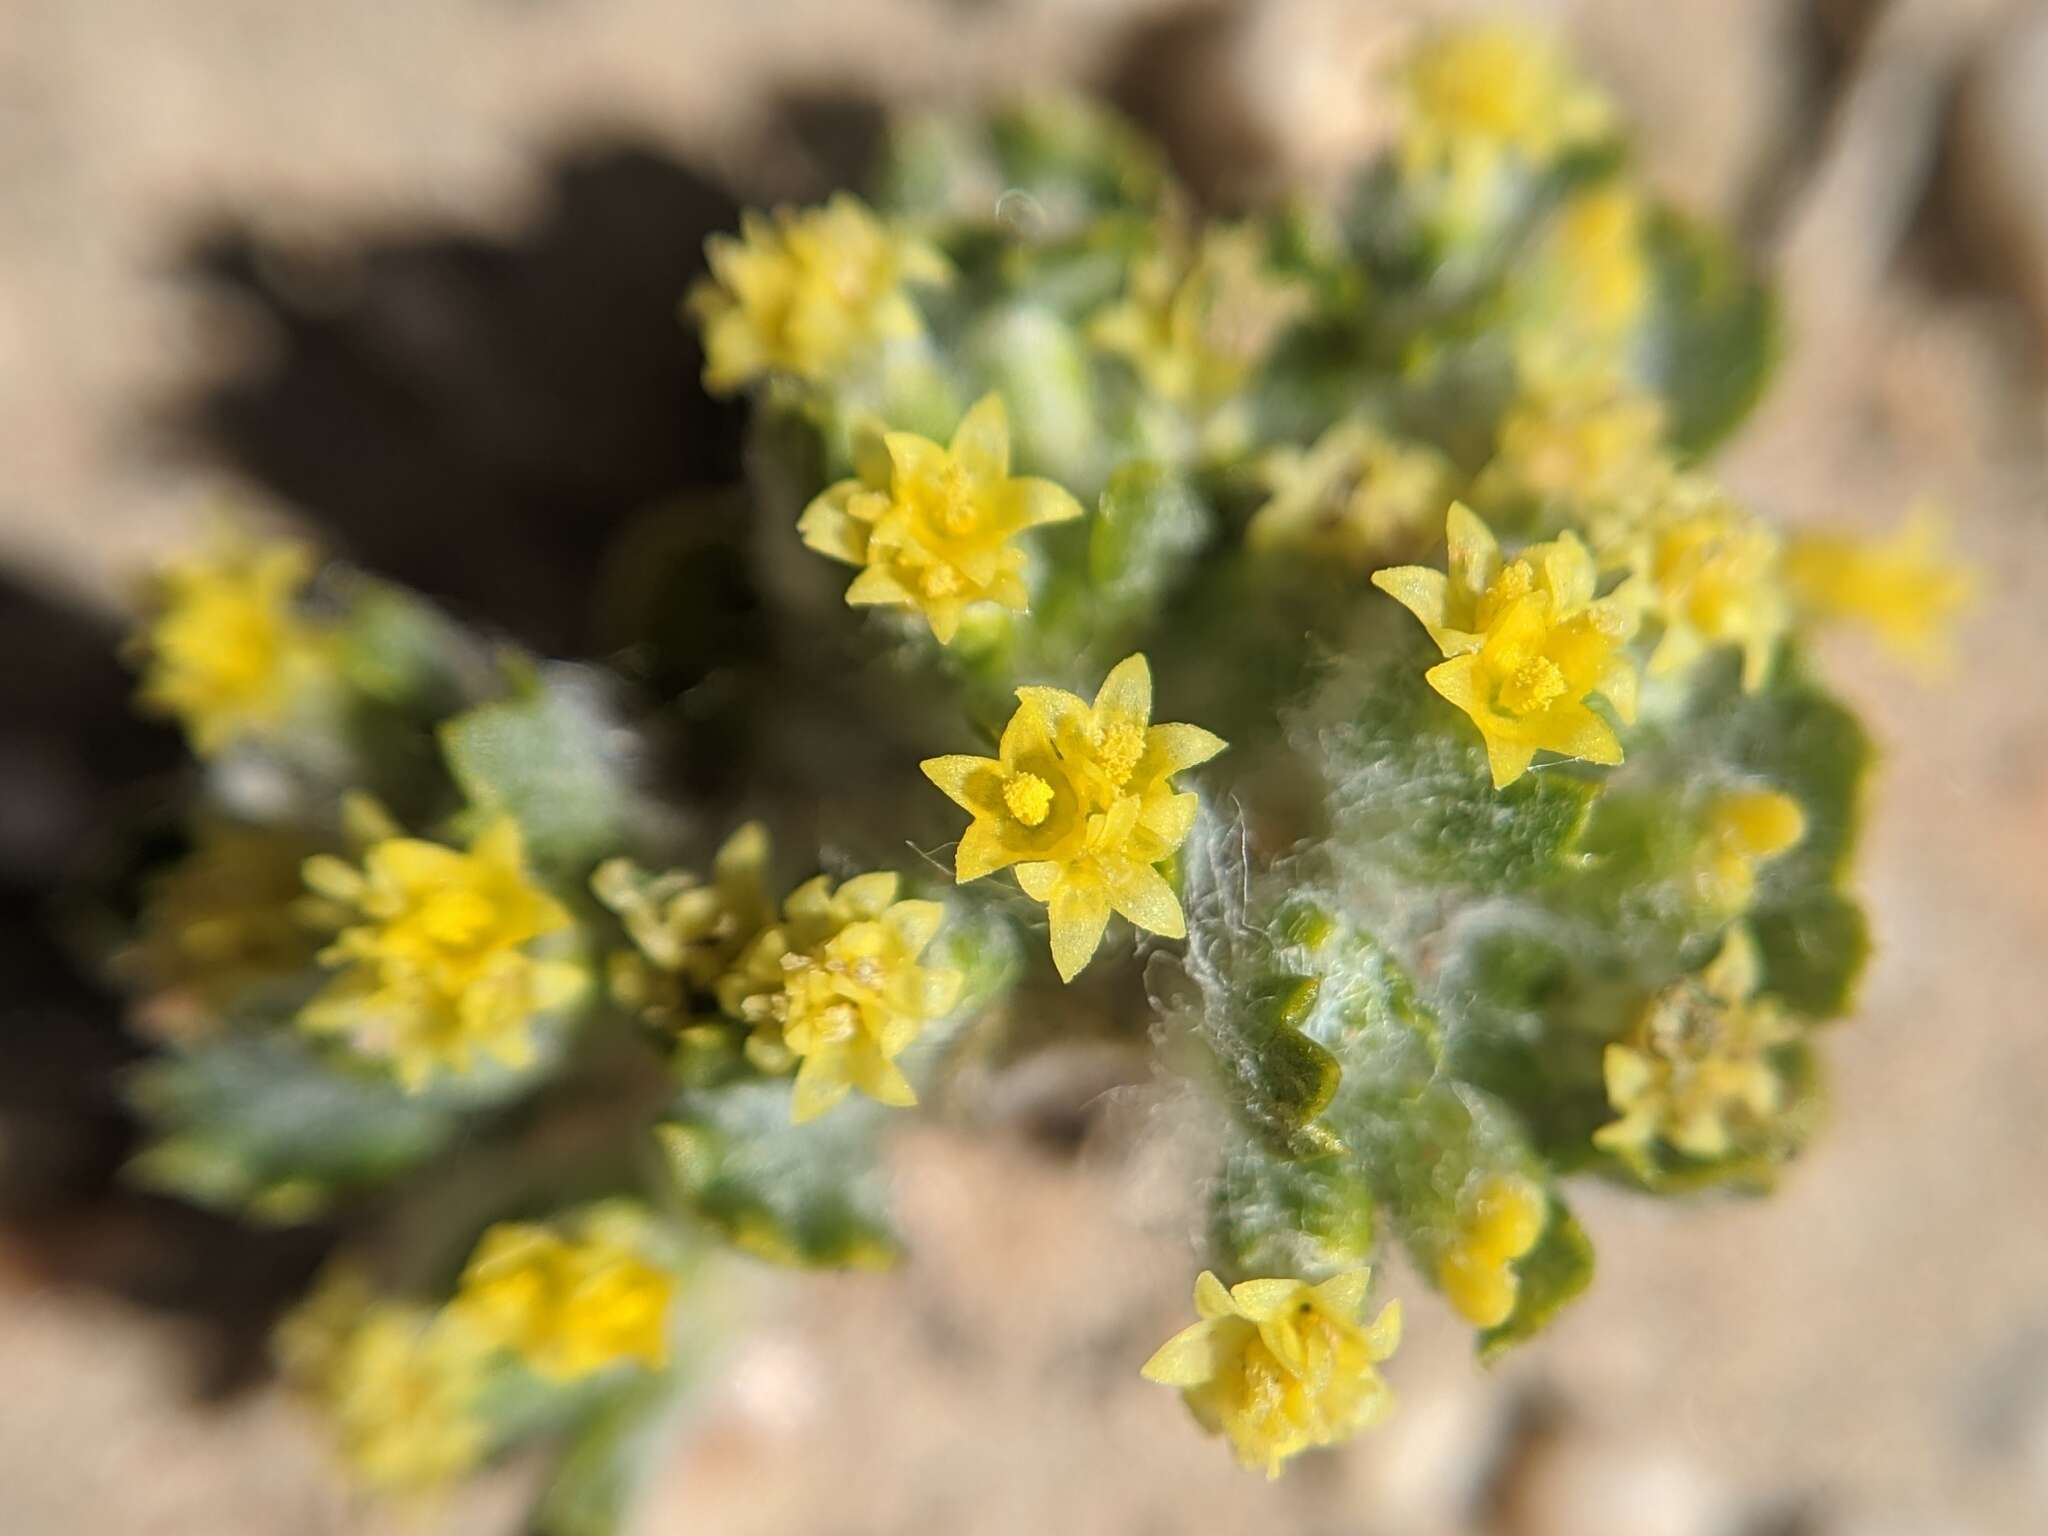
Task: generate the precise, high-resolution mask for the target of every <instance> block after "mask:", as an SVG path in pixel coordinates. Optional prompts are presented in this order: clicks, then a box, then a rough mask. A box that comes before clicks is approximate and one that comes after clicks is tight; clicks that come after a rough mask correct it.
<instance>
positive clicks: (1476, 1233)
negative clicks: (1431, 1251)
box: [1436, 1173, 1550, 1328]
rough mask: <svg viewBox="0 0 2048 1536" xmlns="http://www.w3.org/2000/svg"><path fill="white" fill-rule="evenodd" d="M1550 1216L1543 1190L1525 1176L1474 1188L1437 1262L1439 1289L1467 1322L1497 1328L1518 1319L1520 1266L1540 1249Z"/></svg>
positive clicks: (1499, 1177)
mask: <svg viewBox="0 0 2048 1536" xmlns="http://www.w3.org/2000/svg"><path fill="white" fill-rule="evenodd" d="M1549 1216H1550V1202H1549V1200H1548V1198H1547V1197H1546V1196H1545V1195H1544V1193H1543V1190H1542V1189H1541V1187H1540V1186H1538V1185H1537V1184H1536V1183H1535V1182H1534V1181H1533V1180H1531V1179H1528V1178H1525V1177H1523V1176H1522V1175H1521V1174H1516V1173H1495V1174H1488V1175H1486V1176H1485V1177H1484V1178H1482V1179H1480V1181H1479V1182H1478V1183H1477V1184H1476V1185H1475V1186H1473V1188H1472V1190H1471V1192H1470V1194H1469V1195H1468V1197H1467V1198H1466V1199H1465V1200H1464V1201H1463V1202H1462V1203H1461V1207H1460V1210H1459V1212H1458V1217H1457V1229H1456V1232H1455V1234H1454V1235H1453V1236H1452V1238H1451V1240H1450V1242H1448V1243H1447V1244H1445V1245H1444V1248H1443V1251H1442V1252H1441V1253H1439V1254H1438V1255H1437V1261H1436V1282H1437V1284H1438V1285H1440V1286H1441V1287H1443V1292H1444V1295H1445V1296H1446V1297H1447V1298H1448V1299H1449V1301H1450V1303H1451V1305H1452V1306H1454V1307H1456V1308H1457V1309H1458V1311H1459V1313H1460V1314H1462V1315H1463V1316H1464V1318H1465V1320H1466V1321H1467V1322H1470V1323H1472V1324H1473V1325H1474V1326H1475V1327H1479V1328H1493V1327H1497V1326H1498V1325H1499V1324H1501V1323H1504V1322H1506V1321H1507V1320H1508V1318H1509V1316H1510V1315H1512V1314H1513V1312H1514V1310H1515V1299H1516V1297H1517V1296H1518V1295H1519V1294H1520V1292H1521V1279H1520V1277H1519V1276H1518V1275H1517V1274H1516V1272H1515V1268H1514V1265H1515V1261H1516V1260H1517V1259H1519V1258H1521V1257H1522V1256H1523V1255H1524V1254H1526V1253H1527V1252H1528V1251H1529V1250H1530V1249H1531V1248H1534V1247H1535V1246H1536V1240H1537V1239H1538V1238H1539V1237H1541V1236H1542V1235H1543V1227H1544V1223H1545V1222H1547V1221H1548V1220H1549Z"/></svg>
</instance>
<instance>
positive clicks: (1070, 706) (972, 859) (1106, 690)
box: [922, 656, 1224, 981]
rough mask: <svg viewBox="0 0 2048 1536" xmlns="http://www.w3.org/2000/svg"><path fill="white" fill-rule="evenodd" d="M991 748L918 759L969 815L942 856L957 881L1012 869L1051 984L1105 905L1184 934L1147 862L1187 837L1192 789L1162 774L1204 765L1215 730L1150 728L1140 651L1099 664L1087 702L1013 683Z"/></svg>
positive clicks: (1087, 938)
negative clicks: (949, 860)
mask: <svg viewBox="0 0 2048 1536" xmlns="http://www.w3.org/2000/svg"><path fill="white" fill-rule="evenodd" d="M1017 700H1018V703H1017V712H1016V713H1015V714H1014V715H1012V716H1011V717H1010V722H1009V724H1008V725H1006V726H1005V727H1004V728H1003V735H1002V741H1001V743H1000V745H999V746H998V748H997V752H998V755H997V756H995V757H992V758H990V757H970V756H965V755H961V756H952V757H934V758H928V759H927V760H926V761H925V762H924V763H923V764H922V767H923V769H924V772H925V777H927V778H929V779H930V780H931V781H932V782H933V783H934V784H936V785H937V786H938V787H939V788H940V789H941V790H942V791H944V793H945V794H946V795H947V797H948V798H949V799H951V800H952V801H953V802H954V804H956V805H958V806H959V807H960V808H961V809H962V810H965V811H967V812H968V813H969V814H970V815H971V816H972V817H973V818H974V820H973V822H972V823H971V824H970V825H969V827H968V829H967V832H966V834H965V835H964V836H963V837H962V838H961V839H960V846H959V847H958V848H957V849H956V850H955V851H954V854H953V873H954V878H955V879H956V880H958V881H959V882H960V883H961V884H962V885H965V884H966V883H967V882H968V881H970V880H979V879H980V878H981V877H982V876H984V875H989V874H993V873H995V872H996V871H997V870H999V869H1007V868H1010V867H1012V866H1015V868H1016V871H1017V883H1018V884H1019V885H1020V886H1022V887H1023V888H1024V893H1025V894H1026V895H1027V896H1029V897H1030V898H1031V899H1032V900H1033V901H1038V902H1043V903H1044V904H1045V905H1046V908H1047V911H1048V914H1049V916H1050V919H1051V926H1052V958H1053V964H1054V965H1055V966H1057V967H1058V969H1059V973H1060V978H1061V979H1062V980H1063V981H1072V980H1073V979H1074V977H1075V976H1077V975H1079V974H1080V971H1081V968H1082V967H1083V966H1085V965H1086V964H1087V963H1088V961H1089V959H1090V958H1091V957H1092V956H1093V955H1094V953H1095V950H1096V946H1097V945H1099V944H1100V943H1101V942H1102V934H1103V930H1104V929H1105V928H1106V927H1107V926H1108V925H1109V915H1110V913H1111V912H1112V911H1115V912H1118V913H1121V914H1122V915H1123V916H1124V917H1126V918H1128V919H1129V920H1130V921H1131V922H1133V923H1135V924H1136V925H1137V926H1138V927H1140V928H1143V929H1145V930H1147V931H1148V932H1151V933H1156V934H1159V935H1160V936H1162V937H1164V938H1169V939H1179V938H1185V937H1186V936H1187V923H1186V920H1185V918H1184V917H1183V915H1182V913H1181V909H1180V899H1179V898H1178V897H1177V896H1175V895H1174V892H1173V887H1172V886H1171V885H1169V884H1168V883H1167V882H1166V879H1165V877H1164V876H1162V875H1161V874H1160V873H1159V870H1158V868H1157V866H1158V865H1159V863H1160V862H1161V861H1163V860H1164V859H1166V858H1168V857H1169V856H1171V855H1172V854H1173V853H1174V852H1175V850H1177V849H1178V848H1179V847H1180V845H1181V844H1182V843H1183V842H1185V841H1186V840H1187V836H1188V832H1189V831H1190V830H1191V829H1192V828H1193V826H1194V822H1195V813H1196V811H1197V809H1198V808H1199V804H1200V801H1199V798H1198V797H1197V796H1196V795H1195V794H1193V793H1192V792H1182V791H1177V790H1176V789H1175V788H1174V785H1173V775H1175V774H1177V773H1180V772H1183V771H1184V770H1186V769H1189V768H1193V767H1195V766H1196V765H1198V764H1200V763H1205V762H1207V761H1208V760H1209V759H1210V758H1212V757H1214V756H1215V755H1216V754H1217V753H1218V752H1221V751H1222V750H1223V747H1224V743H1223V740H1222V738H1220V737H1218V736H1216V735H1214V734H1212V733H1211V732H1209V731H1205V730H1203V729H1202V728H1201V727H1200V726H1196V725H1153V724H1152V723H1151V720H1152V673H1151V669H1150V668H1149V667H1148V666H1147V665H1146V662H1145V658H1144V657H1143V656H1130V657H1126V658H1125V659H1124V660H1123V661H1120V662H1118V663H1117V665H1116V666H1115V667H1114V668H1112V669H1111V671H1110V674H1109V676H1108V677H1107V678H1106V679H1104V681H1103V684H1102V687H1101V689H1100V691H1099V692H1097V694H1096V695H1095V701H1094V703H1092V704H1091V703H1089V702H1088V701H1087V700H1086V699H1083V698H1081V697H1080V695H1078V694H1072V693H1067V692H1065V691H1064V690H1062V689H1058V688H1019V689H1018V690H1017Z"/></svg>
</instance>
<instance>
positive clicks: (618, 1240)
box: [452, 1211, 675, 1381]
mask: <svg viewBox="0 0 2048 1536" xmlns="http://www.w3.org/2000/svg"><path fill="white" fill-rule="evenodd" d="M579 1226H580V1229H581V1230H579V1231H578V1232H576V1233H575V1235H573V1236H568V1237H565V1236H563V1235H562V1233H560V1232H559V1231H557V1230H555V1229H554V1228H553V1227H548V1226H542V1225H539V1224H537V1223H533V1222H520V1221H505V1222H499V1223H498V1224H497V1225H496V1226H494V1227H492V1228H491V1229H490V1230H489V1231H488V1232H486V1233H484V1235H483V1238H482V1240H481V1241H480V1242H478V1244H477V1246H476V1251H475V1252H474V1253H472V1254H471V1255H470V1259H469V1265H468V1267H467V1268H466V1269H464V1270H463V1272H462V1285H461V1289H460V1290H459V1292H458V1293H457V1295H456V1298H455V1300H454V1302H453V1303H452V1306H453V1308H454V1309H455V1310H456V1311H457V1312H459V1313H460V1314H461V1315H462V1316H463V1317H464V1318H465V1319H466V1320H467V1321H469V1322H470V1323H472V1324H473V1325H474V1326H475V1327H476V1329H477V1330H478V1332H480V1333H481V1334H483V1335H484V1336H485V1337H487V1338H489V1339H492V1340H493V1341H495V1342H496V1343H497V1344H498V1345H499V1346H500V1347H501V1348H504V1349H508V1350H510V1351H512V1352H513V1353H514V1354H516V1355H518V1356H519V1358H520V1359H521V1360H522V1361H523V1362H524V1363H525V1364H526V1365H527V1366H528V1367H529V1368H530V1369H531V1370H532V1371H533V1372H534V1373H535V1374H536V1375H539V1376H544V1377H546V1378H547V1379H548V1380H550V1381H574V1380H577V1379H578V1378H580V1377H584V1376H589V1375H592V1374H593V1373H595V1372H598V1371H602V1370H606V1369H608V1368H610V1367H612V1366H615V1365H620V1364H626V1363H630V1364H633V1365H637V1366H642V1367H645V1368H646V1369H648V1370H659V1369H660V1368H661V1367H662V1366H664V1365H666V1364H667V1363H668V1317H669V1303H670V1300H671V1298H672V1296H673V1294H674V1291H675V1278H674V1276H672V1275H671V1274H670V1273H669V1272H668V1271H667V1270H665V1269H662V1268H660V1267H659V1266H657V1265H655V1264H652V1263H650V1262H648V1260H647V1259H646V1257H644V1256H643V1254H642V1253H641V1251H640V1248H641V1244H640V1241H639V1239H640V1238H641V1235H642V1234H641V1232H640V1230H639V1227H640V1223H639V1221H638V1220H637V1219H636V1218H634V1217H632V1216H631V1215H629V1214H627V1213H624V1212H616V1211H609V1212H608V1211H598V1212H593V1213H591V1215H590V1216H589V1217H588V1218H587V1219H586V1220H584V1221H583V1222H581V1223H580V1224H579Z"/></svg>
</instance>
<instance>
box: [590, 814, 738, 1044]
mask: <svg viewBox="0 0 2048 1536" xmlns="http://www.w3.org/2000/svg"><path fill="white" fill-rule="evenodd" d="M767 873H768V829H767V828H766V827H764V826H762V825H761V824H760V823H759V822H758V821H750V822H748V823H747V824H746V825H745V826H743V827H741V828H740V829H739V830H738V831H737V832H735V833H733V835H732V836H731V837H729V838H727V839H726V841H725V845H724V846H723V847H721V848H720V849H719V850H718V852H717V854H716V855H715V856H714V857H713V859H712V862H711V883H710V884H709V885H706V884H704V883H703V882H702V881H700V880H699V879H698V878H697V877H696V876H695V875H694V874H691V873H690V872H689V871H687V870H671V871H669V872H667V873H665V874H660V875H649V874H647V873H646V872H645V871H643V870H641V869H640V868H639V867H638V866H637V865H635V864H634V863H633V862H632V861H631V860H630V859H610V860H607V861H606V862H605V863H603V864H601V865H599V866H598V868H597V871H596V873H595V874H593V875H592V876H591V877H590V889H591V892H592V893H593V894H594V895H595V896H596V897H597V899H598V900H599V901H601V902H603V903H604V904H605V905H606V906H607V907H609V908H610V909H611V910H612V911H613V912H615V913H617V914H618V916H619V920H620V922H621V923H623V924H624V925H625V929H626V934H627V937H629V938H630V939H632V941H633V948H632V949H630V950H621V951H619V952H618V953H616V954H614V955H613V956H612V957H611V961H610V977H609V979H610V982H611V993H612V997H613V998H614V999H615V1000H616V1001H617V1002H618V1003H619V1005H620V1006H621V1007H625V1008H630V1009H632V1010H633V1011H634V1012H635V1013H637V1014H639V1015H640V1016H641V1017H642V1018H644V1019H646V1020H647V1021H648V1022H649V1023H651V1024H658V1025H662V1026H664V1027H668V1028H682V1027H686V1026H687V1025H688V1024H689V1022H690V1020H689V1003H690V996H691V994H692V993H700V992H708V991H709V990H710V989H711V988H712V986H713V985H715V984H716V982H717V981H718V978H719V977H720V976H723V975H724V974H725V973H726V972H727V971H728V970H729V969H731V967H732V964H733V962H734V961H735V960H737V959H738V958H739V956H740V952H741V951H742V950H743V949H745V948H746V946H747V945H748V944H749V943H750V942H751V941H752V940H753V938H754V936H755V935H756V934H758V933H759V932H760V931H761V930H762V929H763V928H765V927H767V926H768V924H769V923H770V922H771V921H772V920H773V918H774V916H775V908H774V905H773V904H772V903H771V902H770V901H769V899H768V891H767Z"/></svg>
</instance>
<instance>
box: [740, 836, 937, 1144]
mask: <svg viewBox="0 0 2048 1536" xmlns="http://www.w3.org/2000/svg"><path fill="white" fill-rule="evenodd" d="M900 885H901V880H900V878H899V877H898V876H897V875H895V874H892V873H889V872H887V871H884V872H881V873H877V874H867V875H856V876H855V877H854V878H853V879H851V880H848V881H847V882H846V883H845V884H843V885H841V886H839V887H838V888H837V889H836V890H835V889H834V888H833V885H832V882H831V880H830V879H828V878H827V877H826V876H824V875H819V876H818V877H817V878H816V879H814V880H809V881H806V882H805V883H804V884H802V885H800V886H798V887H797V888H796V889H795V890H794V891H792V892H791V893H790V896H789V899H788V900H787V901H786V902H784V903H783V908H782V921H780V922H779V923H775V924H773V925H771V926H770V927H768V928H767V929H765V930H764V931H763V932H762V933H761V934H760V936H759V937H757V938H756V939H755V940H754V941H753V942H752V943H751V944H749V945H748V946H747V949H746V952H745V953H744V954H742V955H741V956H740V958H739V960H738V962H737V963H736V964H735V965H734V967H733V968H732V970H730V971H729V972H727V973H726V975H725V976H724V977H722V978H721V979H720V980H719V983H718V1001H719V1006H720V1007H721V1008H723V1009H724V1010H725V1011H726V1012H727V1013H728V1014H730V1015H732V1016H733V1017H734V1018H737V1019H741V1020H744V1021H745V1022H746V1023H748V1024H750V1025H752V1026H753V1034H752V1036H751V1037H750V1038H749V1039H748V1041H747V1055H748V1057H749V1058H750V1059H751V1060H752V1061H753V1062H754V1063H755V1065H757V1066H759V1067H761V1068H762V1069H763V1070H764V1071H771V1072H774V1071H785V1070H787V1069H788V1067H789V1065H790V1064H791V1063H792V1062H793V1061H794V1062H798V1063H800V1065H798V1066H797V1073H796V1083H795V1086H794V1088H793V1090H792V1093H791V1097H790V1116H791V1118H792V1119H793V1120H795V1121H797V1122H798V1123H799V1124H801V1123H802V1122H803V1121H806V1120H813V1119H816V1118H817V1117H818V1116H819V1115H822V1114H823V1113H825V1111H826V1110H828V1109H830V1108H831V1107H832V1106H833V1105H835V1104H837V1103H838V1102H839V1101H840V1100H841V1099H843V1098H845V1097H846V1095H847V1094H848V1093H849V1092H850V1091H851V1090H853V1089H855V1088H858V1089H859V1090H860V1091H861V1092H862V1093H864V1094H866V1095H867V1096H868V1097H869V1098H871V1099H874V1100H876V1101H877V1102H879V1103H882V1104H889V1105H895V1106H898V1107H902V1106H905V1105H910V1104H915V1103H916V1102H917V1093H916V1091H915V1090H914V1089H913V1088H912V1087H911V1086H910V1081H909V1079H908V1078H906V1077H904V1075H903V1072H902V1069H901V1068H899V1067H898V1066H897V1065H896V1058H897V1057H899V1056H900V1055H902V1054H903V1052H904V1051H905V1050H907V1049H908V1048H909V1047H910V1045H911V1044H912V1043H913V1042H914V1041H915V1040H916V1039H917V1037H918V1036H919V1035H920V1034H922V1033H923V1031H924V1027H925V1025H926V1024H928V1023H929V1022H931V1021H932V1020H933V1019H937V1018H941V1017H943V1016H944V1015H945V1014H947V1013H948V1012H950V1011H951V1010H952V1008H953V1007H954V1005H955V1004H957V1003H958V1002H959V1000H960V990H961V987H962V985H963V983H964V978H963V977H962V975H961V974H960V972H959V971H957V970H952V969H949V968H945V967H940V966H928V965H922V964H920V963H919V957H920V956H922V955H923V954H924V951H925V949H926V947H927V946H929V945H930V943H931V941H932V939H933V938H934V937H935V936H936V935H937V933H938V931H939V928H940V926H941V924H943V923H944V921H945V916H946V909H945V907H944V906H942V905H941V904H940V903H938V902H936V901H898V900H897V899H896V893H897V890H898V888H899V887H900Z"/></svg>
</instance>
